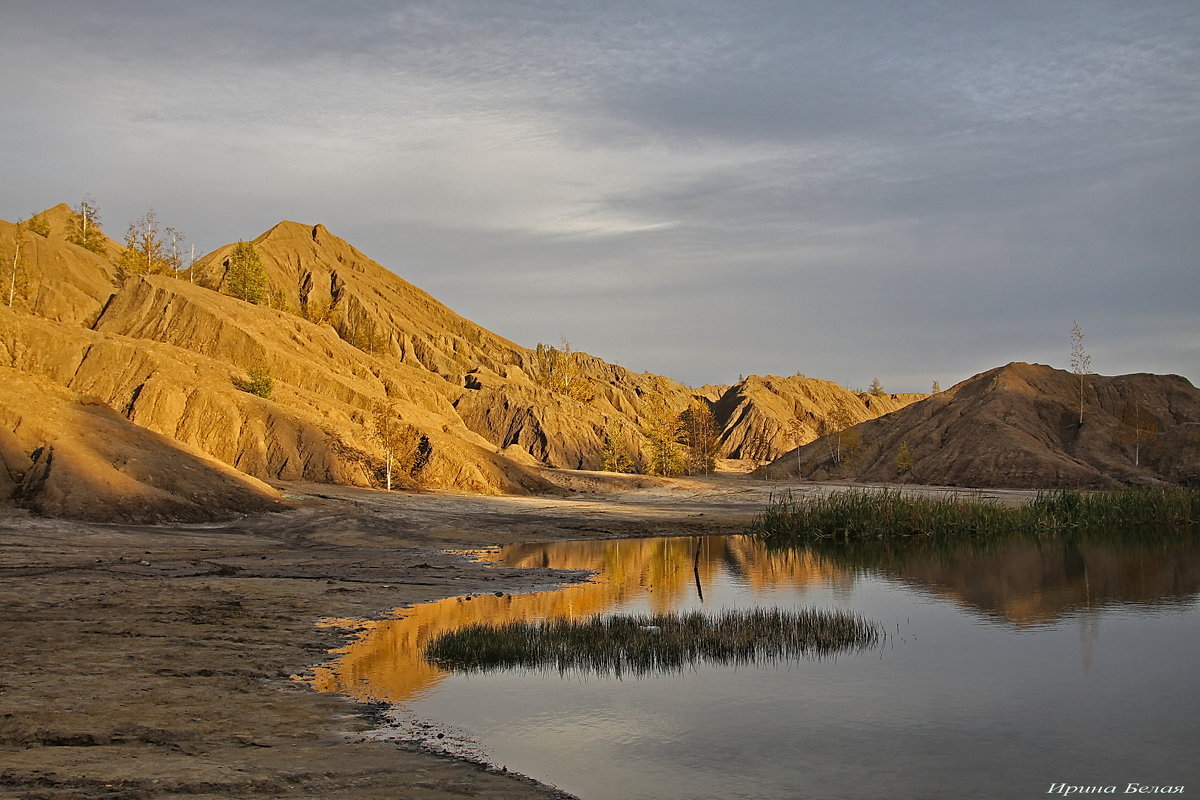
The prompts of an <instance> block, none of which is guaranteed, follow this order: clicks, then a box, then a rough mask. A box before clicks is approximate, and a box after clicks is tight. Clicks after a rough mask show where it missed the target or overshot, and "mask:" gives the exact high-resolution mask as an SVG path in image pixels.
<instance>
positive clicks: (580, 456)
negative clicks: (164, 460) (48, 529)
mask: <svg viewBox="0 0 1200 800" xmlns="http://www.w3.org/2000/svg"><path fill="white" fill-rule="evenodd" d="M73 215H74V212H73V211H72V210H71V209H70V208H69V207H67V206H66V205H59V206H56V207H54V208H52V209H49V210H47V211H46V212H43V213H42V214H41V215H39V216H40V217H41V218H42V220H43V221H45V222H47V223H48V228H49V230H48V231H47V232H46V235H38V234H35V233H32V232H30V231H27V230H20V229H18V228H17V226H15V225H13V224H11V223H6V222H0V246H3V247H7V248H8V250H7V252H9V253H13V252H15V247H16V245H17V243H18V242H19V243H20V248H21V249H20V251H19V256H20V260H21V263H22V265H23V269H24V276H25V278H26V279H27V280H26V283H25V286H24V289H23V291H22V292H21V293H19V294H18V295H17V296H15V298H14V300H15V301H14V302H13V303H12V304H11V307H9V306H8V305H5V306H4V307H3V308H0V366H2V367H7V368H10V369H12V370H16V371H18V372H21V373H24V374H27V375H31V376H35V377H36V378H38V379H41V380H42V381H43V382H49V384H53V385H55V386H57V387H61V388H62V389H64V390H66V391H67V392H68V395H65V396H63V398H60V399H63V401H64V402H66V401H73V402H77V403H78V402H84V401H85V399H86V400H87V401H88V402H100V403H103V404H106V405H107V406H109V407H110V408H111V409H113V410H114V411H115V412H116V413H117V414H119V415H120V416H121V417H123V418H124V419H126V420H127V421H128V422H131V423H133V424H134V425H136V426H139V427H140V428H143V429H146V430H148V431H151V432H154V433H157V434H161V435H162V436H165V437H169V438H170V439H171V440H174V441H175V442H178V443H180V444H181V445H183V446H185V447H187V448H191V449H193V450H194V451H195V452H197V453H200V454H203V455H205V456H208V457H211V458H212V459H215V460H217V461H219V462H222V463H224V464H226V465H229V466H232V467H234V468H236V469H237V470H239V471H241V472H242V473H245V474H246V475H249V476H252V477H254V478H257V479H260V480H273V479H278V480H311V481H318V482H331V483H342V484H353V485H363V486H368V485H379V484H380V483H381V481H382V480H383V479H382V474H383V472H382V471H383V468H384V464H385V450H384V447H383V443H382V440H381V436H380V424H381V423H380V416H379V414H380V410H381V409H386V410H388V411H389V413H390V415H391V416H392V417H393V418H394V419H396V420H398V421H399V423H400V424H402V425H403V426H405V428H406V429H407V430H411V431H414V432H415V436H416V437H418V439H417V440H419V448H420V458H419V474H417V473H416V466H417V464H418V462H417V461H414V462H412V463H411V464H410V467H411V468H412V469H410V470H409V471H410V472H412V473H413V474H407V473H402V474H398V475H396V476H395V478H396V483H398V484H399V485H400V486H405V485H413V484H415V483H420V484H421V485H426V486H433V487H445V488H458V489H466V490H470V491H477V492H517V493H524V492H538V491H548V490H551V489H552V486H551V484H550V483H548V482H547V481H545V480H544V479H543V478H542V477H541V475H540V474H539V472H538V469H539V468H540V467H556V468H567V469H597V468H601V467H602V466H605V465H606V458H608V456H607V455H606V452H609V453H610V452H611V450H612V448H613V447H619V449H621V450H622V451H623V452H625V453H626V454H627V456H628V459H627V463H625V464H624V467H625V468H626V469H638V468H645V466H646V464H647V462H648V459H649V455H648V447H649V442H648V439H647V437H648V435H650V432H651V430H652V429H654V427H655V426H656V425H660V424H661V421H662V418H663V417H664V415H665V416H667V417H670V418H671V419H674V418H677V417H678V415H679V414H680V413H682V412H683V411H684V410H685V409H686V408H688V406H689V405H699V406H701V407H703V408H704V409H707V410H708V411H710V412H711V413H712V414H713V426H714V434H715V435H717V436H718V437H719V438H718V439H717V440H716V443H715V447H716V449H715V451H714V453H713V455H716V456H732V457H735V458H750V459H760V460H762V459H767V458H770V457H771V456H772V455H775V454H777V453H779V452H782V451H783V450H784V449H786V448H787V447H788V446H791V445H793V444H795V443H796V442H802V441H807V440H810V439H811V438H813V437H814V436H816V435H817V433H818V432H819V431H820V430H821V426H822V425H823V424H828V422H829V419H831V418H837V419H843V420H845V421H846V422H847V423H848V422H856V421H859V420H862V419H867V418H871V417H874V416H877V415H878V414H880V413H884V412H886V411H888V410H891V409H893V408H896V407H899V406H900V405H903V404H904V403H905V402H907V401H908V400H909V399H910V398H907V397H898V396H895V395H892V396H886V395H885V396H882V397H878V398H876V397H868V396H859V395H854V394H852V393H850V392H848V391H846V390H844V389H842V388H841V387H836V386H835V385H833V384H829V383H828V382H824V381H815V380H812V379H805V378H799V377H797V378H788V379H782V378H764V379H758V378H748V379H746V380H744V381H742V382H741V383H739V384H738V385H737V386H734V387H703V388H701V389H696V390H693V389H690V388H688V387H686V386H684V385H682V384H679V383H677V382H675V381H672V380H670V379H667V378H664V377H661V376H656V375H650V374H642V373H635V372H632V371H630V370H628V369H625V368H623V367H620V366H617V365H614V364H609V363H607V362H605V361H603V360H601V359H599V358H596V357H594V356H589V355H587V354H584V353H569V354H568V353H566V352H565V351H562V352H560V351H555V352H554V353H551V354H550V355H554V356H556V357H557V358H559V359H560V361H559V362H558V363H557V364H556V365H555V370H558V372H555V373H554V375H555V377H556V379H561V374H562V372H561V371H562V370H563V369H566V368H569V370H570V373H571V375H570V377H571V386H570V391H566V390H564V387H563V386H562V385H560V384H556V383H555V382H554V380H547V379H546V375H547V367H546V363H545V361H544V358H545V357H546V356H547V352H545V351H544V350H543V351H536V350H531V349H528V348H524V347H521V346H519V345H517V344H515V343H513V342H510V341H508V340H507V339H504V338H503V337H500V336H498V335H496V334H494V333H492V332H490V331H488V330H486V329H484V328H482V327H480V326H478V325H475V324H474V323H472V322H470V321H469V320H466V319H464V318H463V317H461V316H459V315H457V314H455V313H454V312H453V311H452V310H450V309H449V308H447V307H446V306H444V305H443V304H441V303H439V302H438V301H437V300H435V299H434V298H433V297H431V296H429V295H428V294H426V293H425V292H423V291H421V290H420V289H418V288H416V287H414V286H412V285H411V284H409V283H407V282H406V281H404V280H403V279H401V278H399V277H398V276H396V275H395V274H393V273H392V272H390V271H389V270H387V269H385V268H384V267H382V266H380V265H379V264H377V263H375V262H374V261H372V260H371V259H370V258H368V257H367V256H365V255H363V254H362V253H361V252H359V251H358V250H357V249H355V248H354V247H352V246H351V245H349V244H348V243H346V242H345V241H343V240H341V239H339V238H338V237H336V236H334V235H333V234H332V233H330V232H329V231H328V230H326V229H325V228H324V227H323V226H320V225H317V226H308V225H300V224H298V223H294V222H282V223H280V224H278V225H276V226H275V227H273V228H272V229H271V230H269V231H267V232H266V233H264V234H262V235H261V236H259V237H258V238H257V239H255V240H254V245H255V247H256V249H257V252H258V253H259V255H260V257H261V261H262V264H263V267H264V270H265V273H266V279H267V283H268V285H269V293H268V294H269V297H268V301H267V302H264V303H260V304H255V303H250V302H246V301H244V300H241V299H237V298H235V297H231V296H229V295H228V294H226V293H224V292H223V291H222V290H223V289H225V288H227V282H228V272H229V264H230V256H231V253H232V252H233V248H234V246H233V245H228V246H225V247H222V248H219V249H218V250H216V251H214V252H213V253H211V254H209V255H208V256H206V257H205V258H203V259H201V260H200V261H198V262H197V264H196V265H195V266H194V267H193V268H192V269H191V270H188V271H186V272H179V273H176V274H173V275H168V274H145V275H141V274H122V272H121V271H120V270H118V268H117V267H115V266H114V260H115V258H116V256H117V255H119V254H120V252H121V251H122V245H119V244H117V243H116V242H114V241H112V240H111V239H104V240H103V241H102V247H101V248H99V252H93V251H91V250H87V249H84V248H83V247H80V246H78V245H76V244H72V243H71V242H69V241H68V240H67V231H68V230H69V229H70V228H71V226H72V224H73V222H77V220H75V218H74V217H73ZM256 375H257V376H260V377H261V376H265V377H266V380H267V384H268V385H269V387H270V388H269V391H261V390H251V391H247V390H246V389H247V387H248V386H251V385H253V379H254V377H255V376H256ZM49 384H46V385H49ZM24 391H25V392H26V393H27V394H29V395H30V396H31V398H32V396H33V395H38V394H40V393H45V391H47V390H46V389H45V388H44V385H43V384H42V383H34V384H30V385H28V386H26V387H25V388H24ZM36 407H37V403H36V402H32V403H27V404H26V405H25V406H23V408H25V409H26V410H25V411H23V412H22V414H24V415H28V414H31V413H33V414H36V412H35V411H32V410H29V409H36ZM18 416H19V417H20V419H26V418H27V416H20V415H18ZM13 419H14V420H16V419H17V417H13ZM13 424H18V423H17V422H14V423H13ZM69 435H70V434H69V432H64V433H63V434H62V436H63V437H69ZM606 448H607V450H606ZM32 460H33V459H32V458H31V461H32ZM17 461H19V459H17ZM15 463H16V462H12V463H10V464H9V468H10V470H9V471H10V473H12V474H15V473H14V470H16V471H17V472H21V470H19V469H18V468H17V467H19V466H20V465H19V464H17V466H14V464H15ZM51 469H53V468H52V467H51ZM22 474H23V473H22Z"/></svg>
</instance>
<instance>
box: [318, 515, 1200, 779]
mask: <svg viewBox="0 0 1200 800" xmlns="http://www.w3.org/2000/svg"><path fill="white" fill-rule="evenodd" d="M480 555H481V557H483V558H486V559H488V560H490V561H494V562H496V563H497V564H500V565H504V566H507V567H519V566H550V567H556V568H567V569H587V570H594V571H596V572H597V573H598V575H597V577H596V579H595V580H594V581H593V582H591V583H587V584H581V585H575V586H570V587H567V588H564V589H562V590H560V591H556V592H545V593H538V594H529V595H516V596H514V595H505V596H503V597H496V596H495V595H483V596H477V597H474V598H471V599H469V600H468V599H466V598H451V599H449V600H445V601H442V602H439V603H431V604H426V605H423V606H418V607H416V608H413V609H408V610H406V611H405V612H404V615H403V616H401V617H400V618H398V619H395V620H387V621H384V622H377V623H370V624H369V626H368V627H367V628H366V629H365V630H364V632H363V635H362V637H361V638H360V639H359V640H358V641H357V642H356V643H355V644H353V645H351V646H350V647H347V648H345V650H343V651H340V652H341V655H340V658H339V660H338V661H336V662H334V663H331V664H330V665H327V666H326V667H323V668H321V669H319V670H318V674H317V676H316V681H315V682H316V684H317V686H318V688H321V689H323V690H327V691H337V692H343V693H347V694H350V695H353V696H355V697H358V698H360V699H364V700H365V699H372V700H382V701H386V702H389V703H391V704H393V705H394V706H396V707H397V708H398V709H400V710H401V711H402V712H403V714H404V715H406V718H410V719H411V718H418V719H424V720H436V721H437V724H436V725H433V726H432V727H428V728H425V727H418V728H417V730H419V731H425V732H426V734H427V736H429V737H430V738H431V741H452V742H459V743H460V745H461V746H462V747H463V748H465V750H467V751H468V752H474V753H475V754H476V755H478V754H481V753H482V754H483V755H485V756H486V757H487V758H488V759H489V760H490V761H492V762H493V763H495V764H497V765H504V766H506V767H507V768H509V769H511V770H515V771H518V772H522V773H524V774H526V775H530V776H532V777H535V778H537V779H539V780H541V781H543V782H546V783H549V784H553V785H555V786H558V787H559V788H562V789H565V790H567V791H570V792H572V793H574V794H576V795H578V796H579V797H581V798H583V799H584V800H608V799H610V798H611V799H612V800H617V799H618V798H620V799H621V800H636V799H638V798H646V799H647V800H673V799H675V798H679V799H680V800H701V799H702V798H722V799H724V798H773V799H782V798H814V800H817V799H819V800H833V799H836V798H855V799H856V800H857V799H859V798H914V799H915V798H923V799H925V798H1032V797H1037V796H1047V792H1048V791H1049V790H1050V789H1051V787H1052V786H1053V785H1054V784H1063V783H1066V784H1071V785H1080V786H1116V787H1117V788H1116V790H1115V793H1124V792H1125V790H1126V788H1127V787H1128V784H1130V783H1138V784H1143V785H1150V786H1185V787H1186V793H1188V794H1194V793H1200V767H1198V766H1197V765H1196V761H1197V759H1196V755H1195V754H1196V752H1197V746H1198V745H1200V718H1198V715H1197V712H1198V711H1200V636H1197V634H1198V633H1200V602H1198V600H1197V593H1198V592H1200V546H1198V545H1197V543H1196V541H1195V540H1194V539H1192V540H1188V541H1186V542H1173V543H1168V544H1164V543H1162V542H1159V543H1156V544H1142V545H1137V544H1130V543H1128V542H1113V541H1107V542H1101V541H1080V540H1074V541H1065V540H1055V541H1030V540H1009V541H1005V542H1000V543H996V542H992V543H990V544H988V545H986V546H979V545H968V544H958V545H954V546H938V547H921V548H913V547H911V546H872V547H862V546H860V547H856V548H854V549H851V550H846V549H836V550H834V549H826V550H819V551H818V550H812V549H807V548H797V549H790V550H784V551H771V550H768V549H767V548H765V547H764V546H763V545H762V544H761V543H759V542H757V541H756V540H754V539H752V538H750V537H746V536H723V537H705V538H702V539H700V538H674V539H637V540H609V541H599V542H595V541H593V542H558V543H553V544H545V545H520V546H514V547H508V548H504V549H502V550H498V551H490V552H486V553H482V554H480ZM754 606H757V607H778V608H808V607H816V608H827V609H846V610H852V611H856V612H858V613H860V614H862V615H863V616H864V617H865V618H867V619H868V620H874V621H876V622H877V623H879V624H880V625H881V626H882V627H883V628H884V629H885V630H886V632H887V637H886V639H885V641H884V642H883V644H882V645H880V646H878V647H875V648H874V649H871V650H868V651H862V652H854V653H849V654H847V653H843V654H841V655H839V656H837V657H836V658H827V659H823V660H803V661H797V662H793V663H775V664H768V665H762V666H758V667H747V666H744V665H743V666H738V667H736V668H735V667H715V666H701V667H697V668H695V669H690V668H689V669H687V670H685V671H683V672H681V673H673V674H666V675H656V676H650V677H629V676H626V677H624V678H622V679H615V678H613V679H606V678H598V677H596V676H595V675H578V674H567V675H559V674H558V673H557V672H556V671H551V672H542V671H532V672H529V671H526V672H521V671H507V672H494V673H487V674H483V675H479V674H475V675H471V676H469V677H468V676H461V675H453V674H449V673H447V672H444V671H442V670H440V669H438V668H437V667H434V666H432V665H430V664H428V663H426V662H425V661H424V660H423V659H422V658H421V649H422V646H423V643H424V642H426V641H428V640H429V638H430V637H432V636H434V635H436V634H438V633H440V632H443V631H446V630H450V629H453V628H454V627H457V626H461V625H464V624H467V623H470V622H475V621H480V620H485V621H507V620H518V619H544V618H552V617H562V616H579V615H583V616H586V615H593V614H609V613H616V612H645V611H649V612H660V611H680V610H690V609H706V610H710V611H719V610H721V609H729V608H739V607H754ZM435 732H436V733H441V734H442V735H443V736H445V737H446V738H445V739H444V740H438V739H436V738H434V737H435V736H436V734H435ZM471 743H477V744H471ZM473 748H474V749H473ZM1051 796H1056V795H1051Z"/></svg>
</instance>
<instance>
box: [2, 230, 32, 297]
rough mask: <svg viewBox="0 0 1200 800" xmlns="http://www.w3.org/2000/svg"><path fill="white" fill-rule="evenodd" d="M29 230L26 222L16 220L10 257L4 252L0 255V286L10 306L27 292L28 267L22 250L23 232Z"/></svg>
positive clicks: (23, 242)
mask: <svg viewBox="0 0 1200 800" xmlns="http://www.w3.org/2000/svg"><path fill="white" fill-rule="evenodd" d="M28 230H29V227H28V223H27V222H26V221H24V220H17V230H16V233H15V234H14V235H13V250H12V257H11V258H9V256H8V254H7V253H5V254H4V255H3V256H0V287H3V291H4V304H5V305H6V306H8V307H9V308H11V307H12V306H13V305H15V304H16V302H17V301H18V300H20V299H22V298H25V297H26V296H27V295H28V294H29V269H28V267H27V262H26V258H25V253H24V252H22V250H23V245H24V244H25V233H26V232H27V231H28Z"/></svg>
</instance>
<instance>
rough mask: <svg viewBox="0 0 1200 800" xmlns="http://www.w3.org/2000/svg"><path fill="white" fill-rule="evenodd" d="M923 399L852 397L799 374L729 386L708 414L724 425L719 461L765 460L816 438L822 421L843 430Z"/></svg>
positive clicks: (750, 379) (909, 396) (752, 378)
mask: <svg viewBox="0 0 1200 800" xmlns="http://www.w3.org/2000/svg"><path fill="white" fill-rule="evenodd" d="M926 396H927V395H923V394H881V395H872V394H866V393H855V392H851V391H850V390H849V389H845V388H843V387H841V386H839V385H837V384H836V383H833V382H831V381H823V380H819V379H817V378H807V377H804V376H803V375H793V376H792V377H790V378H780V377H778V376H775V375H767V376H764V377H759V376H757V375H752V376H750V377H748V378H746V379H745V380H743V381H741V382H740V383H738V384H737V385H735V386H731V387H730V388H729V389H728V390H727V391H726V392H725V393H724V394H723V395H722V396H721V397H720V399H718V400H717V402H716V404H715V405H714V407H713V411H714V414H715V415H716V418H717V419H718V420H720V421H721V422H722V423H723V427H722V430H721V437H720V448H721V450H720V452H721V455H722V456H723V457H725V458H745V459H753V460H756V461H770V460H771V459H774V458H777V457H779V456H780V455H781V454H783V453H785V452H787V451H788V450H791V449H794V448H795V447H797V446H799V445H803V444H807V443H808V442H811V441H813V440H814V439H816V438H817V437H818V436H819V435H820V432H821V423H822V422H823V421H826V420H839V421H840V424H841V426H842V427H844V426H847V425H853V424H857V423H859V422H863V421H864V420H868V419H874V418H876V417H879V416H882V415H883V414H888V413H891V412H892V411H895V410H897V409H900V408H903V407H904V406H906V405H908V404H909V403H912V402H915V401H917V400H920V399H922V398H924V397H926Z"/></svg>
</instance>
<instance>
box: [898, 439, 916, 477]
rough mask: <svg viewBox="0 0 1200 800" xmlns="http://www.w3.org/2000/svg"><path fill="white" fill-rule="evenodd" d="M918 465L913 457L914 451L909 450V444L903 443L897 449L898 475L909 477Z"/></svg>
mask: <svg viewBox="0 0 1200 800" xmlns="http://www.w3.org/2000/svg"><path fill="white" fill-rule="evenodd" d="M915 463H916V459H915V458H914V457H913V453H912V450H911V449H909V446H908V442H901V443H900V446H899V447H898V448H896V474H897V475H907V474H908V473H909V472H910V471H911V470H912V468H913V465H914V464H915Z"/></svg>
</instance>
